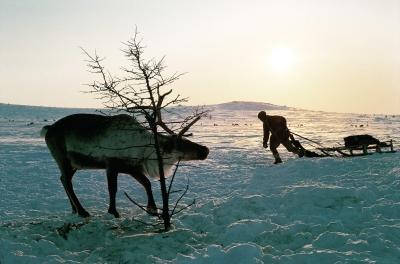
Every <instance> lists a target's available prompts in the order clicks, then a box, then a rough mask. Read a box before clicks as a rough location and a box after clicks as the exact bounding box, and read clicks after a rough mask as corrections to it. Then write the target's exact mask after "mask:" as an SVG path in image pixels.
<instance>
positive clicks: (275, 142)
mask: <svg viewBox="0 0 400 264" xmlns="http://www.w3.org/2000/svg"><path fill="white" fill-rule="evenodd" d="M258 119H260V120H261V121H262V122H263V130H264V136H263V147H264V148H268V139H269V138H270V136H269V134H270V133H271V138H270V141H269V142H270V146H269V148H270V150H271V152H272V154H273V155H274V158H275V162H274V164H278V163H281V162H282V160H281V158H280V157H279V153H278V151H277V148H278V147H279V145H280V144H282V145H283V146H284V147H285V148H286V149H287V150H288V151H290V152H292V153H295V154H297V155H299V157H302V156H303V154H304V153H303V151H302V148H299V147H298V146H297V147H296V145H297V144H296V143H297V142H298V141H296V140H295V139H294V138H293V136H292V134H290V131H289V129H288V128H287V125H286V119H285V118H284V117H283V116H270V115H267V114H266V113H265V111H261V112H260V113H258Z"/></svg>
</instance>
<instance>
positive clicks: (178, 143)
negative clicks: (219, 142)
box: [161, 135, 210, 160]
mask: <svg viewBox="0 0 400 264" xmlns="http://www.w3.org/2000/svg"><path fill="white" fill-rule="evenodd" d="M161 148H162V150H163V155H166V156H173V157H174V158H175V159H177V160H179V159H180V160H204V159H206V158H207V156H208V153H209V152H210V151H209V149H208V148H207V147H206V146H202V145H200V144H197V143H194V142H192V141H190V140H188V139H186V138H184V137H182V136H179V135H168V136H165V137H164V140H163V141H162V142H161Z"/></svg>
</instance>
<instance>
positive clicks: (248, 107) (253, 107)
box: [208, 101, 289, 111]
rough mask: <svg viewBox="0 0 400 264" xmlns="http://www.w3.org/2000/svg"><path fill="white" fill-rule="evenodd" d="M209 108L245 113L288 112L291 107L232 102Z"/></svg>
mask: <svg viewBox="0 0 400 264" xmlns="http://www.w3.org/2000/svg"><path fill="white" fill-rule="evenodd" d="M208 107H211V108H214V109H221V110H244V111H262V110H287V109H289V107H287V106H280V105H274V104H269V103H261V102H248V101H232V102H229V103H222V104H214V105H209V106H208Z"/></svg>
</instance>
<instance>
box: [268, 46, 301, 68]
mask: <svg viewBox="0 0 400 264" xmlns="http://www.w3.org/2000/svg"><path fill="white" fill-rule="evenodd" d="M294 62H295V55H294V53H293V50H292V49H290V48H284V47H280V48H274V49H272V51H271V54H270V56H269V58H268V64H269V65H270V67H271V68H272V69H273V70H275V71H277V72H286V71H288V70H289V69H290V68H291V66H292V65H293V63H294Z"/></svg>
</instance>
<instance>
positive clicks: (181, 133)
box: [178, 116, 201, 137]
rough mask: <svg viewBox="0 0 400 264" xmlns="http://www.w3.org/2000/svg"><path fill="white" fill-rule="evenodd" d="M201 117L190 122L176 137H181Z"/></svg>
mask: <svg viewBox="0 0 400 264" xmlns="http://www.w3.org/2000/svg"><path fill="white" fill-rule="evenodd" d="M200 118H201V116H197V117H196V118H195V119H193V120H192V122H190V123H189V124H187V125H186V126H185V127H184V128H183V129H182V130H181V131H179V133H178V137H182V136H183V135H185V133H186V132H187V131H188V130H189V129H190V127H192V126H193V125H194V124H195V123H196V122H197V121H199V120H200Z"/></svg>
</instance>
